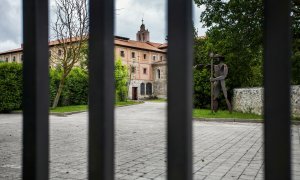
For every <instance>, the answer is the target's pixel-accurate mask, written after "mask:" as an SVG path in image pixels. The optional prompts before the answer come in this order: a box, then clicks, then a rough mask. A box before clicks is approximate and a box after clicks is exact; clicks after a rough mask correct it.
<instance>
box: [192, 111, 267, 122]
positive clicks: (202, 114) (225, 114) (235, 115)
mask: <svg viewBox="0 0 300 180" xmlns="http://www.w3.org/2000/svg"><path fill="white" fill-rule="evenodd" d="M193 118H199V119H202V118H208V119H209V118H230V119H240V120H243V119H259V120H261V119H262V116H261V115H256V114H251V113H241V112H232V113H231V114H230V113H229V111H221V110H219V111H218V112H217V113H212V112H211V110H208V109H194V110H193Z"/></svg>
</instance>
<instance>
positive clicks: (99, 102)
mask: <svg viewBox="0 0 300 180" xmlns="http://www.w3.org/2000/svg"><path fill="white" fill-rule="evenodd" d="M89 9H90V11H89V12H90V34H89V155H88V156H89V157H88V159H89V165H88V168H89V169H88V172H89V175H88V176H89V179H91V180H93V179H97V180H99V179H103V180H105V179H114V92H115V90H114V35H113V33H114V1H113V0H90V2H89Z"/></svg>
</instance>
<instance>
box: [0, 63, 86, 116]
mask: <svg viewBox="0 0 300 180" xmlns="http://www.w3.org/2000/svg"><path fill="white" fill-rule="evenodd" d="M60 77H61V72H60V71H59V70H54V69H50V71H49V78H50V82H49V83H50V91H49V93H50V105H51V104H52V102H53V100H54V97H55V95H56V92H57V89H58V85H59V81H60ZM60 99H61V100H60V102H59V106H66V105H84V104H87V101H88V76H87V74H86V72H85V71H84V70H82V69H80V68H74V69H73V70H72V71H71V72H70V74H69V76H68V77H67V79H66V82H65V86H64V89H63V93H62V95H61V98H60ZM21 105H22V65H21V64H17V63H0V112H10V111H13V110H19V109H21V108H22V106H21ZM50 105H49V107H50Z"/></svg>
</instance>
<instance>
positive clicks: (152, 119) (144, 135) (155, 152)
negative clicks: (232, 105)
mask: <svg viewBox="0 0 300 180" xmlns="http://www.w3.org/2000/svg"><path fill="white" fill-rule="evenodd" d="M21 118H22V117H21V115H18V114H9V115H3V114H2V115H0V179H1V180H2V179H13V180H14V179H20V177H21V165H20V164H21V142H22V141H21V133H22V131H21V127H22V121H21ZM115 125H116V132H115V133H116V149H115V153H116V155H115V157H116V158H115V163H116V179H124V180H125V179H128V180H131V179H141V180H142V179H166V137H165V135H166V133H165V130H166V104H165V103H149V102H147V103H145V104H141V105H134V106H127V107H120V108H116V123H115ZM193 125H194V126H193V134H194V155H193V158H194V159H193V163H194V169H193V171H194V179H196V180H198V179H199V180H200V179H206V180H210V179H211V180H217V179H224V180H229V179H263V146H262V145H263V144H262V138H263V136H262V124H256V123H228V122H227V123H217V122H194V123H193ZM50 128H51V134H50V136H51V142H50V146H51V149H50V177H51V179H53V180H54V179H87V173H86V171H87V170H86V169H87V168H86V167H87V153H86V150H87V113H80V114H74V115H70V116H67V117H57V116H51V117H50ZM292 132H293V133H292V142H293V178H294V180H296V179H300V144H299V140H300V139H299V126H293V128H292Z"/></svg>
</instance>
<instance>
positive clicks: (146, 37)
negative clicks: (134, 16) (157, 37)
mask: <svg viewBox="0 0 300 180" xmlns="http://www.w3.org/2000/svg"><path fill="white" fill-rule="evenodd" d="M136 40H137V41H140V42H147V41H150V33H149V31H148V29H146V28H145V24H144V19H142V25H141V27H140V30H139V31H138V32H137V33H136Z"/></svg>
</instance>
